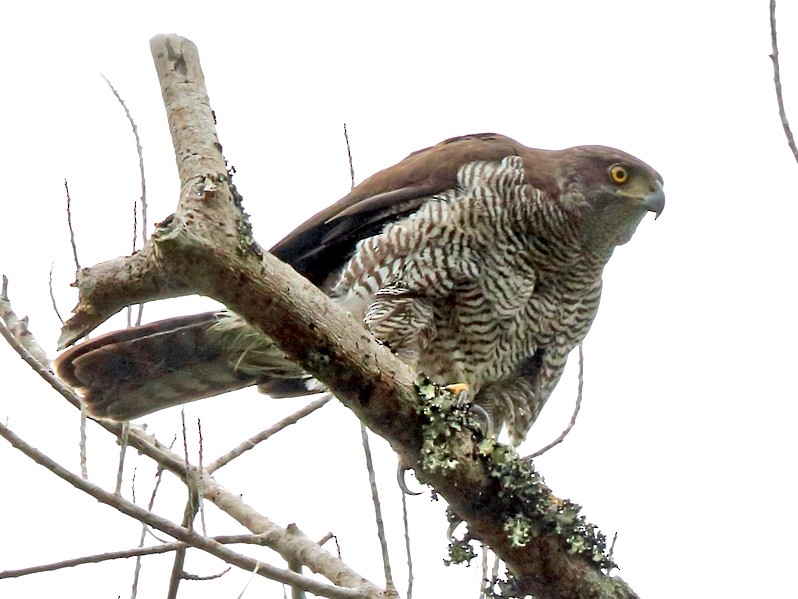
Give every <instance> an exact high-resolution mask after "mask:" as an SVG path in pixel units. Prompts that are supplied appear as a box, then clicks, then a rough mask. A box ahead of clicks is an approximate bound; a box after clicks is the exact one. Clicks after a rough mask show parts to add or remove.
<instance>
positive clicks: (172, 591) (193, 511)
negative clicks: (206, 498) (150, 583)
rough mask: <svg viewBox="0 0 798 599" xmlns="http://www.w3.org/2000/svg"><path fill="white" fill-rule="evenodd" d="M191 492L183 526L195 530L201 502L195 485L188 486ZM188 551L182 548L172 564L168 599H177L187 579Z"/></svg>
mask: <svg viewBox="0 0 798 599" xmlns="http://www.w3.org/2000/svg"><path fill="white" fill-rule="evenodd" d="M188 490H189V498H188V501H186V507H185V508H184V510H183V522H182V523H181V526H182V527H183V528H186V529H188V530H193V529H194V526H193V525H194V518H196V516H197V506H198V505H199V500H198V497H197V493H196V487H194V486H193V485H188ZM186 549H187V547H181V548H180V549H178V550H177V551H175V559H174V562H172V574H171V576H170V577H169V587H168V589H169V590H168V591H167V593H166V597H167V599H176V597H177V590H178V588H179V587H180V581H181V580H183V579H184V578H185V577H186V573H185V571H184V569H183V567H184V566H185V563H186Z"/></svg>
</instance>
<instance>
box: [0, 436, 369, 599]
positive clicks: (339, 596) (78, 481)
mask: <svg viewBox="0 0 798 599" xmlns="http://www.w3.org/2000/svg"><path fill="white" fill-rule="evenodd" d="M0 437H3V438H4V439H6V440H7V441H8V442H9V443H10V444H11V446H12V447H14V448H15V449H18V450H19V451H21V452H22V453H24V454H25V455H26V456H28V457H29V458H31V459H32V460H33V461H34V462H36V463H37V464H39V465H41V466H44V467H45V468H47V469H48V470H49V471H50V472H52V473H53V474H55V475H56V476H58V477H59V478H61V479H63V480H65V481H66V482H68V483H69V484H71V485H72V486H73V487H76V488H78V489H80V490H81V491H83V492H84V493H87V494H88V495H91V496H92V497H94V498H95V499H96V500H97V501H99V502H100V503H104V504H106V505H109V506H111V507H113V508H114V509H116V510H117V511H119V512H121V513H123V514H125V515H126V516H130V517H131V518H135V519H136V520H138V521H139V522H146V523H147V524H149V525H150V526H152V527H153V528H156V529H158V530H160V531H161V532H165V533H166V534H168V535H170V536H172V537H174V538H175V539H178V540H179V541H182V542H183V543H185V544H187V545H190V546H192V547H198V548H199V549H202V550H203V551H206V552H207V553H210V554H211V555H214V556H216V557H218V558H219V559H221V560H223V561H225V562H227V563H228V564H233V565H234V566H238V567H239V568H242V569H244V570H249V571H253V570H256V571H257V572H258V574H260V575H261V576H264V577H266V578H270V579H272V580H276V581H278V582H283V583H285V584H291V585H295V586H301V587H302V588H304V589H306V590H308V591H310V592H312V593H315V594H317V595H320V596H322V597H331V598H333V599H361V598H362V599H371V598H374V597H377V596H378V595H375V594H373V593H370V592H368V590H366V589H348V588H342V587H336V586H333V585H329V584H326V583H320V582H318V581H315V580H312V579H310V578H305V577H304V576H299V575H297V574H295V573H294V572H291V571H290V570H283V569H281V568H276V567H274V566H272V565H270V564H264V563H262V562H259V561H257V560H254V559H252V558H249V557H247V556H245V555H241V554H240V553H236V552H235V551H232V550H230V549H228V548H227V547H225V546H224V545H222V544H221V543H219V542H218V541H215V540H214V539H212V538H210V537H205V536H202V535H201V534H198V533H196V532H194V531H193V530H188V529H186V528H183V527H182V526H178V525H177V524H175V523H174V522H171V521H169V520H167V519H165V518H161V517H160V516H157V515H156V514H153V513H152V512H148V511H147V510H145V509H143V508H140V507H139V506H137V505H136V504H135V503H132V502H130V501H128V500H127V499H124V498H123V497H120V496H119V495H116V494H114V493H108V492H107V491H105V490H103V489H101V488H100V487H98V486H97V485H95V484H94V483H92V482H90V481H87V480H85V479H83V478H81V477H80V476H78V475H76V474H73V473H72V472H70V471H69V470H67V469H66V468H64V467H63V466H61V465H60V464H58V463H57V462H55V461H54V460H52V459H51V458H49V457H47V456H46V455H44V454H43V453H41V452H40V451H38V450H37V449H35V448H34V447H32V446H30V445H28V444H27V443H26V442H25V441H23V440H22V439H21V438H20V437H18V436H17V435H16V434H14V433H13V432H12V431H11V430H10V429H9V428H8V427H6V426H5V425H4V424H2V423H0Z"/></svg>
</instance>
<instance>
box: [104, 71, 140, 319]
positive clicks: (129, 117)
mask: <svg viewBox="0 0 798 599" xmlns="http://www.w3.org/2000/svg"><path fill="white" fill-rule="evenodd" d="M100 77H102V78H103V79H104V80H105V82H106V83H107V84H108V87H110V88H111V92H113V94H114V96H116V99H117V101H118V102H119V104H120V105H121V106H122V109H123V110H124V111H125V116H126V117H127V120H128V122H130V128H131V129H132V130H133V137H135V138H136V154H138V157H139V176H140V184H141V197H140V198H139V200H140V201H141V244H142V245H144V244H145V243H146V242H147V178H146V177H145V176H144V150H143V149H142V147H141V138H140V137H139V129H138V127H137V126H136V121H135V120H133V115H132V114H131V113H130V110H129V109H128V107H127V104H125V101H124V100H123V99H122V96H121V95H120V94H119V92H118V91H117V90H116V88H115V87H114V86H113V84H112V83H111V82H110V81H109V80H108V77H106V76H105V75H103V74H100ZM135 231H136V228H135V212H134V227H133V232H134V240H133V251H136V241H135ZM138 324H141V323H137V326H138Z"/></svg>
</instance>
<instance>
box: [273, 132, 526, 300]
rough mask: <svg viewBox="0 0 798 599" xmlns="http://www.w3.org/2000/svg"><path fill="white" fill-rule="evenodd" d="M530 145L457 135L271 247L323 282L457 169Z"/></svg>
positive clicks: (449, 182)
mask: <svg viewBox="0 0 798 599" xmlns="http://www.w3.org/2000/svg"><path fill="white" fill-rule="evenodd" d="M527 150H528V149H527V148H526V147H525V146H523V145H522V144H520V143H518V142H517V141H515V140H513V139H510V138H509V137H505V136H504V135H498V134H496V133H478V134H474V135H465V136H462V137H453V138H451V139H447V140H445V141H442V142H441V143H439V144H437V145H435V146H432V147H429V148H425V149H423V150H419V151H417V152H414V153H412V154H410V155H409V156H408V157H407V158H405V159H404V160H402V161H401V162H399V163H398V164H396V165H394V166H392V167H390V168H387V169H385V170H383V171H380V172H378V173H376V174H375V175H373V176H371V177H369V178H368V179H366V180H365V181H363V182H362V183H361V184H360V185H358V186H357V187H356V188H355V189H353V190H352V192H351V193H349V194H348V195H347V196H345V197H344V198H342V199H341V200H339V201H338V202H336V203H335V204H333V205H332V206H330V207H329V208H327V209H326V210H323V211H322V212H319V213H318V214H317V215H316V216H314V217H313V218H311V219H310V220H308V221H307V222H305V223H304V224H302V225H300V226H299V227H297V228H296V229H295V230H294V231H292V232H291V233H289V234H288V235H287V236H286V237H285V238H284V239H283V240H282V241H280V242H278V243H277V244H276V245H275V246H274V247H273V248H272V250H271V252H272V253H273V254H274V255H275V256H277V257H278V258H280V259H281V260H283V261H284V262H287V263H289V264H291V265H292V266H293V267H294V268H295V269H296V270H297V271H299V272H300V273H302V274H303V275H304V276H305V277H307V278H308V279H310V280H311V281H312V282H313V283H315V284H316V285H322V284H323V283H324V281H325V279H326V278H327V277H328V276H329V275H330V273H332V272H335V271H336V270H337V269H338V267H340V266H341V265H342V264H343V263H344V262H345V261H346V259H347V258H348V257H349V256H350V255H351V253H352V251H353V250H354V248H355V245H356V244H357V242H358V241H360V240H361V239H364V238H366V237H370V236H371V235H375V234H377V233H379V232H380V231H381V230H382V228H383V227H384V226H385V225H386V224H387V223H389V222H391V221H393V220H397V219H399V218H401V217H403V216H406V215H408V214H410V213H412V212H414V211H416V210H417V209H418V208H419V207H420V206H421V204H422V203H423V201H424V200H425V199H426V198H429V197H430V196H433V195H435V194H437V193H440V192H442V191H445V190H447V189H450V188H452V187H454V186H456V185H457V171H458V169H459V168H460V166H462V165H463V164H465V163H468V162H472V161H476V160H501V159H502V158H504V157H505V156H510V155H513V154H514V155H522V154H524V153H525V152H526V151H527Z"/></svg>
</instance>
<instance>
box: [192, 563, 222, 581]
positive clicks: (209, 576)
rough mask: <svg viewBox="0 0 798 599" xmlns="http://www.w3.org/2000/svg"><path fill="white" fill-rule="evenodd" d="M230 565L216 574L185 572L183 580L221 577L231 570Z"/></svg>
mask: <svg viewBox="0 0 798 599" xmlns="http://www.w3.org/2000/svg"><path fill="white" fill-rule="evenodd" d="M230 569H231V568H230V566H228V567H227V568H225V569H224V570H222V571H221V572H218V573H216V574H209V575H207V576H200V575H199V574H189V573H188V572H183V580H215V579H216V578H221V577H222V576H224V575H225V574H227V573H228V572H229V571H230Z"/></svg>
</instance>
